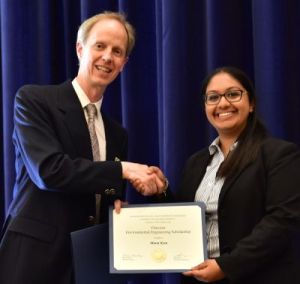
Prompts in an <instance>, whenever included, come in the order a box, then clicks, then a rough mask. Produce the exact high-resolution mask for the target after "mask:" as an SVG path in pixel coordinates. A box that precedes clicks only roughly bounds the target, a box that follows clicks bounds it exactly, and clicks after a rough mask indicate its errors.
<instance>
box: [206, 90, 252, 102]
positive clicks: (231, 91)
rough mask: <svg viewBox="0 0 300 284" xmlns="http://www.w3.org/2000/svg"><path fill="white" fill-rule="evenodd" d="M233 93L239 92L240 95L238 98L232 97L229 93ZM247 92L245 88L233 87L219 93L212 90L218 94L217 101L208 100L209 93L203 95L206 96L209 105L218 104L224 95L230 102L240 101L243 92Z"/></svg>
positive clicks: (214, 93)
mask: <svg viewBox="0 0 300 284" xmlns="http://www.w3.org/2000/svg"><path fill="white" fill-rule="evenodd" d="M232 93H239V94H240V96H239V97H238V98H237V99H236V98H235V99H230V97H228V96H229V94H232ZM245 93H247V92H246V91H243V90H237V89H233V90H228V91H226V92H225V93H223V94H219V93H217V92H212V93H211V94H212V95H215V96H218V100H217V101H216V102H213V103H212V102H208V100H207V98H208V97H209V93H206V94H205V95H204V96H203V97H204V101H205V103H206V104H207V105H217V104H218V103H219V102H220V101H221V98H222V97H224V98H225V99H226V100H227V101H228V102H229V103H236V102H239V101H240V100H241V99H242V96H243V94H245Z"/></svg>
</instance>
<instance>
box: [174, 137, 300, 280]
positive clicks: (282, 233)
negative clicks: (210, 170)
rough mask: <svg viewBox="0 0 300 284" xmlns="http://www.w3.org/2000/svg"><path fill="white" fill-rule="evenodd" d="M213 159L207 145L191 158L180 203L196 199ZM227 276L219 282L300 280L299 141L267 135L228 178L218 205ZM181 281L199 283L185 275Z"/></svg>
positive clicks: (221, 249) (220, 235)
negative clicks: (254, 155)
mask: <svg viewBox="0 0 300 284" xmlns="http://www.w3.org/2000/svg"><path fill="white" fill-rule="evenodd" d="M209 161H210V156H209V152H208V149H204V150H202V151H200V152H197V153H196V154H194V155H193V156H192V157H190V159H189V160H188V161H187V164H186V167H185V170H184V172H183V179H182V183H181V186H180V188H179V191H178V195H177V200H178V201H194V197H195V192H196V190H197V188H198V186H199V184H200V182H201V180H202V178H203V176H204V174H205V170H206V167H207V165H208V163H209ZM218 222H219V241H220V252H221V256H220V257H218V258H217V259H216V261H217V262H218V264H219V265H220V267H221V269H222V270H223V271H224V272H225V274H226V275H227V279H226V280H223V281H221V282H217V283H235V284H237V283H238V284H248V283H249V284H250V283H251V284H254V283H255V284H277V283H278V284H279V283H280V284H285V283H300V273H299V268H300V154H299V150H298V148H297V146H296V145H294V144H291V143H288V142H285V141H282V140H277V139H273V138H267V139H266V140H265V141H264V143H263V146H262V147H261V151H260V152H259V155H258V157H257V159H256V160H255V161H254V162H253V163H251V164H250V165H249V166H247V167H246V168H245V169H243V170H242V171H240V172H237V173H236V174H235V175H234V176H233V177H232V178H228V179H226V180H225V183H224V185H223V187H222V189H221V193H220V197H219V207H218ZM182 283H185V284H187V283H199V282H198V281H196V280H195V279H194V278H188V277H182Z"/></svg>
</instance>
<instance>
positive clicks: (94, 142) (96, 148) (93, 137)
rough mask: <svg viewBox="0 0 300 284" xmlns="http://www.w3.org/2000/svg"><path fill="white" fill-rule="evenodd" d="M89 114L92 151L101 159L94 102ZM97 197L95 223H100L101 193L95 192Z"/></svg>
mask: <svg viewBox="0 0 300 284" xmlns="http://www.w3.org/2000/svg"><path fill="white" fill-rule="evenodd" d="M86 110H87V115H88V128H89V132H90V137H91V145H92V152H93V160H94V161H100V148H99V141H98V138H97V134H96V129H95V118H96V117H97V109H96V106H95V105H94V104H88V105H87V106H86ZM95 199H96V216H95V217H96V218H95V219H96V220H95V223H96V224H97V223H99V221H100V204H101V194H99V193H96V194H95Z"/></svg>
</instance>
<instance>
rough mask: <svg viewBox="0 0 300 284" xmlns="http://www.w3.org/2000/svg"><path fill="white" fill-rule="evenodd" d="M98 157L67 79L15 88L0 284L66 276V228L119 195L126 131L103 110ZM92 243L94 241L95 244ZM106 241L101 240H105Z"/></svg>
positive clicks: (88, 219) (87, 220) (87, 221)
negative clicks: (102, 148)
mask: <svg viewBox="0 0 300 284" xmlns="http://www.w3.org/2000/svg"><path fill="white" fill-rule="evenodd" d="M103 121H104V128H105V135H106V141H107V149H106V151H107V160H108V161H106V162H92V149H91V143H90V137H89V132H88V127H87V123H86V120H85V116H84V113H83V110H82V107H81V104H80V102H79V100H78V97H77V95H76V93H75V91H74V89H73V87H72V84H71V82H70V81H67V82H65V83H63V84H61V85H51V86H33V85H28V86H24V87H22V88H21V89H20V90H19V91H18V92H17V95H16V99H15V115H14V122H15V129H14V133H13V142H14V145H15V153H16V183H15V187H14V200H13V202H12V204H11V206H10V210H9V212H8V218H7V220H6V223H5V226H4V229H3V231H2V240H1V246H0V283H2V284H6V283H7V284H8V283H9V284H21V283H22V284H24V283H30V284H35V283H36V284H41V283H44V284H45V283H49V284H50V283H51V284H53V283H55V284H60V283H61V284H62V283H71V282H72V277H73V276H72V274H73V273H72V257H71V242H70V232H72V231H75V230H78V229H82V228H85V227H87V226H90V225H91V224H92V223H93V218H94V217H93V216H94V212H95V199H94V198H95V193H100V194H101V196H102V199H101V202H102V203H101V218H102V221H103V222H104V221H106V219H107V211H108V205H109V204H112V203H113V200H114V199H116V198H122V195H123V192H124V182H123V180H122V168H121V164H120V163H119V162H115V160H126V158H127V132H126V131H125V129H124V128H122V127H121V126H120V125H119V124H118V123H116V122H114V121H113V120H111V119H109V118H108V117H107V116H105V115H104V114H103ZM99 245H100V246H101V245H102V244H99ZM105 245H106V244H105Z"/></svg>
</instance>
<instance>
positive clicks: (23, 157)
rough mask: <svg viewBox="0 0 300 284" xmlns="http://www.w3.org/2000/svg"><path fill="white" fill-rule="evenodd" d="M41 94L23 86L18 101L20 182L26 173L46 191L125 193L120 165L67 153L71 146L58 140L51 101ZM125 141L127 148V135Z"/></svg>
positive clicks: (15, 135)
mask: <svg viewBox="0 0 300 284" xmlns="http://www.w3.org/2000/svg"><path fill="white" fill-rule="evenodd" d="M41 91H43V90H40V89H39V90H38V91H37V90H36V89H35V87H25V88H24V87H23V88H21V89H20V90H19V91H18V93H17V95H16V99H15V112H14V123H15V129H14V137H13V140H14V144H15V148H16V161H17V162H16V167H17V169H18V171H17V174H18V176H17V179H18V181H19V183H21V182H22V179H26V178H25V176H26V174H24V173H26V172H27V173H28V175H29V178H30V179H31V181H32V182H33V183H34V184H35V185H36V186H37V188H39V189H42V190H49V191H58V192H59V191H61V192H99V193H102V192H103V191H104V190H105V189H106V188H112V187H113V188H117V189H120V190H121V189H122V188H123V181H122V168H121V164H120V163H119V162H113V161H111V162H110V161H106V162H92V161H90V160H89V159H85V158H82V157H75V158H74V157H73V158H71V157H70V155H68V154H67V153H66V151H65V148H66V145H67V144H66V143H65V144H64V145H63V142H62V141H61V140H62V139H61V138H60V139H59V138H58V135H57V132H56V131H55V127H57V125H55V124H54V122H53V114H52V113H51V110H50V108H49V101H47V100H46V99H45V97H46V95H44V94H38V93H39V92H41ZM44 91H45V90H44ZM123 139H124V143H122V142H121V144H123V145H124V147H126V145H127V136H126V135H124V137H123ZM68 143H71V142H70V141H69V142H68ZM70 145H71V144H70ZM122 151H123V152H126V151H127V150H125V149H124V150H122ZM23 182H24V181H23Z"/></svg>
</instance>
